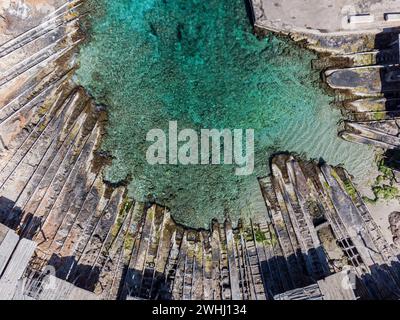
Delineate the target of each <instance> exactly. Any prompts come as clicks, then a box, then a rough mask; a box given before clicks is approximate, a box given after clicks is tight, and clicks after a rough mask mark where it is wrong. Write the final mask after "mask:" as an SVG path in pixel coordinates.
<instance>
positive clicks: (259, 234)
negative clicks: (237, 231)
mask: <svg viewBox="0 0 400 320" xmlns="http://www.w3.org/2000/svg"><path fill="white" fill-rule="evenodd" d="M254 237H255V239H256V242H259V243H264V241H267V237H266V236H265V233H264V232H262V231H261V230H260V229H256V230H254Z"/></svg>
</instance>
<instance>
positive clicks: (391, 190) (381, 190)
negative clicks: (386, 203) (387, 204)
mask: <svg viewBox="0 0 400 320" xmlns="http://www.w3.org/2000/svg"><path fill="white" fill-rule="evenodd" d="M372 191H373V192H374V195H375V198H376V199H385V200H391V199H394V198H396V197H398V195H399V190H398V189H397V188H396V187H394V186H389V185H383V186H375V187H373V188H372Z"/></svg>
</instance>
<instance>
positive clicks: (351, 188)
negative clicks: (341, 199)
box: [343, 179, 357, 201]
mask: <svg viewBox="0 0 400 320" xmlns="http://www.w3.org/2000/svg"><path fill="white" fill-rule="evenodd" d="M343 183H344V188H345V190H346V192H347V194H348V195H349V196H350V197H351V198H352V199H353V201H355V200H357V190H356V189H355V188H354V186H353V184H352V183H351V181H350V180H348V179H347V180H345V181H343Z"/></svg>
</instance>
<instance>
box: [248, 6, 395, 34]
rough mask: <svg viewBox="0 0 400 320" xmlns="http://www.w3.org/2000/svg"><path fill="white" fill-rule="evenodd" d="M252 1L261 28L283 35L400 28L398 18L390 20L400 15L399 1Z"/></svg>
mask: <svg viewBox="0 0 400 320" xmlns="http://www.w3.org/2000/svg"><path fill="white" fill-rule="evenodd" d="M250 1H252V3H253V7H254V12H255V20H256V25H257V26H259V27H263V28H267V29H269V30H273V31H278V32H283V33H292V32H300V33H316V34H326V35H333V34H337V33H339V34H341V33H343V34H351V33H364V32H374V33H378V32H381V31H383V30H384V29H388V28H389V29H390V28H393V27H397V26H399V25H400V24H399V21H398V20H396V19H387V17H388V16H389V17H396V14H398V13H400V1H398V0H381V1H377V0H324V1H321V0H279V1H278V0H250ZM363 15H369V17H368V16H363ZM385 18H386V19H385ZM351 21H352V22H353V23H350V22H351Z"/></svg>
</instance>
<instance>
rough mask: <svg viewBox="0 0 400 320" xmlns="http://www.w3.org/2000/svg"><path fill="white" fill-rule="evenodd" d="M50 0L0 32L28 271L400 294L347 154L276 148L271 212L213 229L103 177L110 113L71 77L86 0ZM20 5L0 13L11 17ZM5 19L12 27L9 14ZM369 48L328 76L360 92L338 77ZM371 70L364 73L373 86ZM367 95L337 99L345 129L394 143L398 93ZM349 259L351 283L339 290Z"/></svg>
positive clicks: (206, 295) (7, 145)
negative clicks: (102, 149) (179, 218)
mask: <svg viewBox="0 0 400 320" xmlns="http://www.w3.org/2000/svg"><path fill="white" fill-rule="evenodd" d="M48 2H49V10H48V12H47V11H46V12H45V13H42V16H41V17H40V18H37V19H38V20H35V22H32V23H33V24H34V25H33V26H31V25H27V26H26V28H25V29H24V30H18V33H16V34H11V35H10V36H8V40H7V41H4V42H2V43H3V44H2V45H0V68H1V76H0V97H1V98H0V137H1V140H0V155H1V160H0V223H1V224H3V225H5V226H7V227H8V228H10V229H12V230H15V231H16V233H17V234H18V235H19V236H20V237H22V238H27V239H29V240H32V241H33V243H34V244H35V250H34V255H33V257H32V258H31V259H30V260H29V262H28V263H27V266H26V270H24V275H23V276H22V278H24V277H25V278H28V279H30V277H32V276H31V275H32V272H33V273H35V274H37V273H38V274H41V272H44V270H46V268H47V266H52V267H54V268H55V270H56V276H57V278H58V279H61V280H64V281H67V282H69V283H73V284H74V285H76V286H78V287H80V288H82V289H85V290H87V291H90V292H92V293H94V294H95V295H96V297H97V298H100V299H139V298H140V299H156V298H158V299H232V298H234V299H255V300H264V299H291V298H293V297H294V296H295V297H296V299H334V298H339V299H340V298H347V299H350V298H351V299H355V298H356V297H357V298H358V297H360V298H375V299H393V298H398V297H399V296H400V279H399V278H398V275H399V269H398V268H399V248H398V247H396V246H395V245H390V244H389V243H388V241H387V240H386V239H385V236H384V235H383V234H382V231H381V230H380V227H379V226H378V225H377V224H376V223H375V221H374V219H373V218H372V216H371V213H370V211H369V209H368V207H367V206H366V204H365V201H364V200H363V198H362V197H361V195H360V194H359V192H358V191H357V190H356V187H355V185H354V184H353V183H352V178H351V177H349V175H348V174H347V173H346V171H345V170H344V169H342V168H339V167H338V168H333V167H331V166H329V164H324V163H319V164H318V163H315V162H312V161H305V160H304V159H298V158H295V157H294V156H291V155H287V154H281V155H276V156H275V157H274V158H273V159H271V169H272V175H271V177H266V178H260V180H259V184H260V190H261V192H262V194H263V199H264V203H263V204H262V205H263V206H265V207H264V214H263V215H261V216H257V217H253V218H252V219H250V220H248V221H241V222H239V223H238V224H237V226H236V223H234V222H231V221H230V220H229V219H227V220H226V221H220V222H218V221H213V222H211V227H210V230H193V229H190V228H186V227H184V226H180V225H178V224H176V223H175V222H174V221H173V219H172V218H171V215H170V213H169V212H168V210H167V209H166V208H162V207H160V206H157V205H153V206H148V205H145V204H142V203H137V202H135V201H133V200H131V199H128V198H127V196H126V194H127V190H126V186H124V185H120V186H110V185H107V184H105V183H104V181H103V175H102V169H103V167H104V165H105V163H106V161H107V159H106V158H103V157H102V155H99V154H98V152H97V151H98V148H99V145H100V142H101V138H102V134H103V133H104V131H103V130H104V129H103V128H104V122H105V118H106V115H105V112H104V110H103V108H102V107H101V106H97V105H95V104H94V103H93V101H92V100H91V99H90V97H88V95H87V94H86V92H85V91H84V89H83V88H81V87H79V86H77V85H76V84H75V83H74V81H73V74H74V69H75V68H76V66H75V64H76V53H77V51H78V48H79V44H80V43H81V42H82V41H83V40H84V38H83V37H84V35H83V33H82V32H81V29H80V26H79V17H80V14H81V13H80V10H79V6H80V5H81V3H82V1H69V2H66V1H64V0H54V1H50V0H49V1H48ZM27 3H28V4H29V5H30V6H31V8H36V4H35V1H28V2H27ZM51 8H53V9H51ZM56 8H60V9H58V10H56ZM15 12H17V13H15ZM35 12H36V11H35ZM22 13H23V12H22ZM22 13H21V12H19V11H18V10H17V11H9V13H8V14H10V17H8V15H7V12H6V14H4V13H2V15H4V16H5V17H6V20H7V19H8V20H7V21H13V19H14V20H15V19H17V18H18V17H22V16H21V14H22ZM15 16H16V17H17V18H16V17H15ZM11 18H12V19H11ZM21 19H22V18H21ZM28 20H29V19H28ZM0 32H2V33H4V34H8V35H9V34H10V31H9V30H8V26H7V25H5V26H2V29H0ZM346 46H347V45H346ZM353 49H354V47H353ZM353 49H352V50H353ZM388 49H389V50H390V48H388ZM346 50H347V49H346ZM382 50H383V51H384V50H386V49H382ZM364 55H365V53H363V57H362V59H361V57H360V55H358V54H353V55H352V54H350V55H347V54H345V55H341V57H342V58H343V59H344V58H345V59H347V60H350V61H352V64H353V68H352V69H335V70H329V71H327V73H326V75H327V82H328V84H329V85H330V86H331V87H332V88H333V89H340V90H346V91H347V92H351V93H352V95H357V94H358V93H360V86H357V87H354V86H351V84H352V83H351V82H349V83H345V84H343V83H342V82H341V85H340V86H339V85H337V84H336V82H335V80H336V81H342V80H343V79H347V75H348V73H349V72H351V74H352V75H353V73H354V74H357V75H359V74H360V70H368V75H371V74H372V76H375V77H376V73H375V71H376V70H375V69H376V68H375V67H374V68H372V69H371V68H367V69H365V64H366V65H370V64H371V63H370V61H373V62H375V61H376V62H377V63H380V61H381V60H379V59H378V60H377V55H376V53H375V52H372V53H370V55H371V59H365V56H364ZM386 56H387V55H386V53H385V54H384V55H381V56H380V58H382V59H383V60H384V61H387V60H386V58H385V59H384V57H386ZM388 56H389V57H390V58H391V54H389V55H388ZM373 57H375V58H373ZM374 59H375V60H374ZM356 66H360V68H358V67H356ZM370 70H372V73H371V72H370ZM362 74H363V75H364V73H362ZM344 75H345V76H344ZM360 77H361V76H360ZM364 77H366V76H365V75H364ZM350 78H351V77H350ZM338 79H339V80H338ZM368 79H369V78H362V77H361V78H360V81H361V82H360V85H361V86H362V85H363V83H365V84H367V85H368V86H372V87H369V88H368V90H369V89H371V90H372V91H373V90H374V89H375V88H377V86H378V87H379V84H376V83H375V82H374V81H370V80H368ZM388 90H389V91H390V92H392V91H393V90H392V89H391V88H388ZM361 91H362V93H365V92H364V91H363V90H361ZM372 91H371V92H372ZM373 93H374V94H375V93H376V90H375V91H374V92H373ZM365 96H368V98H367V99H363V100H360V101H344V102H343V105H344V106H345V107H346V108H347V109H348V111H349V113H350V114H351V115H350V116H349V120H348V121H346V122H345V129H344V131H343V132H342V133H341V135H342V137H343V138H345V139H348V140H352V141H354V140H356V142H360V143H370V144H373V145H375V146H379V147H384V148H385V149H390V148H391V147H398V145H397V139H398V138H397V135H398V131H396V130H398V127H397V121H396V119H395V117H394V116H393V112H394V114H396V113H395V111H396V108H397V107H398V106H397V105H396V103H394V104H393V108H394V110H387V109H385V108H386V103H388V102H387V101H388V98H386V97H381V96H379V97H373V98H371V97H369V94H368V95H365ZM360 98H364V96H363V97H360ZM382 99H386V100H382ZM394 99H395V101H397V100H396V98H394ZM390 101H391V102H393V100H390ZM376 113H379V117H380V119H379V120H377V119H376V117H377V114H376ZM350 119H351V120H350ZM394 220H396V219H395V218H392V219H391V221H392V222H393V221H394ZM232 224H234V225H235V226H233V225H232ZM392 225H393V226H394V227H393V229H394V230H395V233H396V232H397V231H396V230H397V227H396V225H397V224H396V222H393V223H392ZM2 228H3V226H2ZM395 236H397V233H396V235H395ZM3 243H4V242H3V239H1V241H0V251H1V250H3V249H4V248H5V245H3ZM396 243H397V241H396ZM4 250H5V249H4ZM1 252H2V251H1ZM346 270H347V271H346ZM349 270H350V271H349ZM349 273H351V274H354V275H355V278H356V279H357V287H356V290H352V289H351V290H348V289H347V290H344V289H343V288H340V286H339V288H337V289H335V290H334V289H333V288H336V287H337V284H338V283H340V281H343V277H348V276H349ZM18 278H20V277H18ZM1 280H2V279H1V278H0V291H1ZM3 280H4V281H5V279H3ZM16 280H19V279H16ZM293 290H295V291H293ZM299 290H300V291H299ZM27 295H28V296H29V293H27ZM8 297H12V298H18V297H19V296H17V295H13V294H9V293H8ZM31 297H32V298H35V299H41V297H40V295H39V296H37V295H35V296H31ZM42 298H43V297H42ZM59 298H60V299H61V298H63V297H59ZM64 298H65V297H64Z"/></svg>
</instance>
